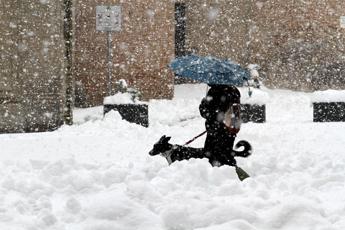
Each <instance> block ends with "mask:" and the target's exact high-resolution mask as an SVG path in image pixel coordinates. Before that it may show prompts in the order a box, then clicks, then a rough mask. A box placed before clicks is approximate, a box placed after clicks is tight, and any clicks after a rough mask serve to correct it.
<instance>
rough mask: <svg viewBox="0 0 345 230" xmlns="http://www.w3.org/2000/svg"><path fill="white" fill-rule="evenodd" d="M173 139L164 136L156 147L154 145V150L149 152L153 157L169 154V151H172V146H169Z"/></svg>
mask: <svg viewBox="0 0 345 230" xmlns="http://www.w3.org/2000/svg"><path fill="white" fill-rule="evenodd" d="M170 139H171V137H167V136H165V135H164V136H162V137H161V138H160V139H159V141H157V142H156V143H155V144H154V145H153V149H152V150H151V151H150V152H149V154H150V155H151V156H155V155H158V154H162V153H164V152H167V151H169V150H171V148H172V145H171V144H169V140H170Z"/></svg>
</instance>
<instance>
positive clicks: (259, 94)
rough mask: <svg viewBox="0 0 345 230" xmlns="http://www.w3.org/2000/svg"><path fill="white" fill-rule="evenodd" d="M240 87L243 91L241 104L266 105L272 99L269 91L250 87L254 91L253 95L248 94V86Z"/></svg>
mask: <svg viewBox="0 0 345 230" xmlns="http://www.w3.org/2000/svg"><path fill="white" fill-rule="evenodd" d="M238 89H239V90H240V92H241V104H256V105H265V104H267V102H268V101H269V99H270V98H269V95H268V93H267V92H264V91H263V90H261V89H255V88H254V89H253V88H250V90H251V91H252V95H251V96H249V94H248V88H247V87H241V88H238Z"/></svg>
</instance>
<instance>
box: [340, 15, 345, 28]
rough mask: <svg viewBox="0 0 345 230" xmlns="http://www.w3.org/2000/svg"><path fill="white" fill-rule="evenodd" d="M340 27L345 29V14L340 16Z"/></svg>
mask: <svg viewBox="0 0 345 230" xmlns="http://www.w3.org/2000/svg"><path fill="white" fill-rule="evenodd" d="M340 27H341V28H344V29H345V16H340Z"/></svg>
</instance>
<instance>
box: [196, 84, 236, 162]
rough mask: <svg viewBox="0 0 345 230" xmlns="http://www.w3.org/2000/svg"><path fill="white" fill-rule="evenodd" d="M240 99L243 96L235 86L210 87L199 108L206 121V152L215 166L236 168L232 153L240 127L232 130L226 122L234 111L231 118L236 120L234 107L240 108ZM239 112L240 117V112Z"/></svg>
mask: <svg viewBox="0 0 345 230" xmlns="http://www.w3.org/2000/svg"><path fill="white" fill-rule="evenodd" d="M240 98H241V94H240V92H239V90H238V89H237V88H236V87H235V86H232V85H210V89H209V90H208V92H207V95H206V97H205V98H203V100H202V101H201V104H200V106H199V111H200V115H201V116H202V117H203V118H205V119H206V121H205V126H206V131H207V136H206V140H205V145H204V150H205V153H206V155H207V157H208V158H209V161H210V163H211V164H212V165H214V166H221V165H231V166H236V160H235V158H234V156H232V155H231V153H232V149H233V145H234V141H235V138H236V133H237V132H238V131H239V127H238V126H237V127H236V129H233V128H232V129H231V128H230V127H229V126H228V125H227V122H225V121H226V117H227V116H228V114H229V111H232V113H231V114H230V118H236V117H235V116H234V113H233V108H235V107H233V105H235V106H239V105H240ZM237 108H239V107H237ZM237 112H238V114H237V115H238V116H239V111H237ZM236 119H238V121H236V122H239V117H237V118H236ZM237 125H238V124H237ZM233 126H234V122H233V124H232V127H233Z"/></svg>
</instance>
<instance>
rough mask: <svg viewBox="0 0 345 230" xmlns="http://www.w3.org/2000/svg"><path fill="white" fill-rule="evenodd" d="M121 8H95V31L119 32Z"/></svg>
mask: <svg viewBox="0 0 345 230" xmlns="http://www.w3.org/2000/svg"><path fill="white" fill-rule="evenodd" d="M121 16H122V13H121V6H96V30H97V31H108V32H111V31H121V22H122V19H121Z"/></svg>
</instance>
